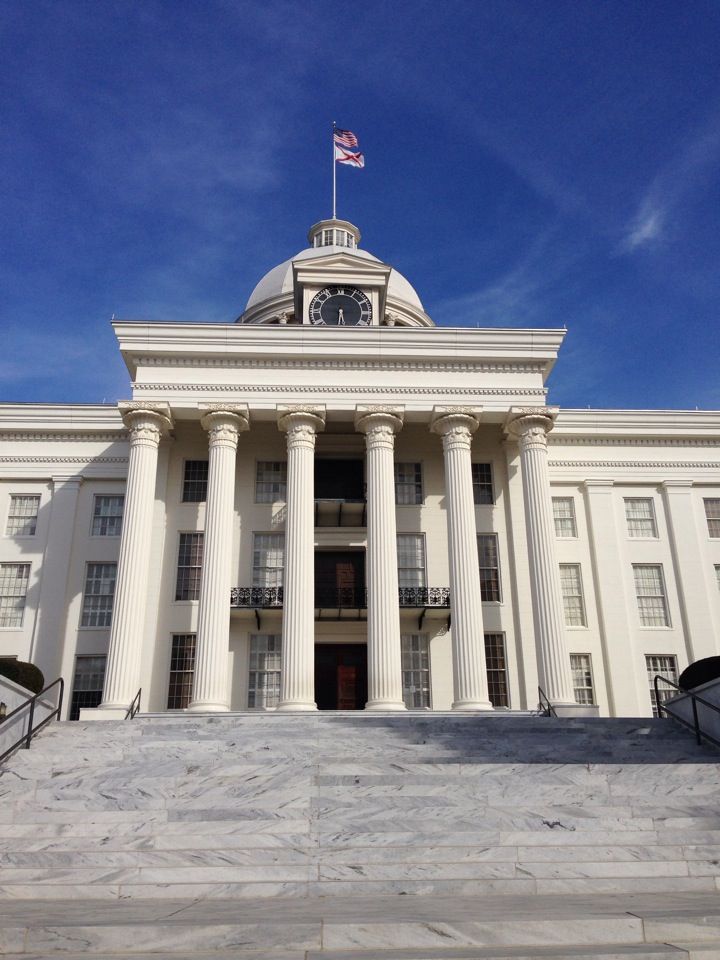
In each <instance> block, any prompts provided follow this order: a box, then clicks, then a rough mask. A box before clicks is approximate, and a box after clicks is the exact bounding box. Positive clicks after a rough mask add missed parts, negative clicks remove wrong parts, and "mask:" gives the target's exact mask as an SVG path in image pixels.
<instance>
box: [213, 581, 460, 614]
mask: <svg viewBox="0 0 720 960" xmlns="http://www.w3.org/2000/svg"><path fill="white" fill-rule="evenodd" d="M398 599H399V602H400V606H401V607H449V606H450V590H449V588H448V587H400V589H399V591H398ZM282 605H283V588H282V587H233V588H232V590H231V591H230V606H231V607H237V608H241V609H242V608H246V609H249V610H252V609H262V610H266V609H272V608H273V607H276V608H277V607H282ZM315 606H316V607H325V608H330V607H332V608H337V609H344V608H348V609H355V610H357V609H361V610H363V609H365V608H366V607H367V590H366V589H365V587H358V586H349V587H338V586H337V585H336V584H334V583H316V584H315Z"/></svg>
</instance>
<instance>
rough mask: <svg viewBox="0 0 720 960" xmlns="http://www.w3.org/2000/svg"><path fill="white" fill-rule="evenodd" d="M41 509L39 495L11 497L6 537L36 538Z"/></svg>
mask: <svg viewBox="0 0 720 960" xmlns="http://www.w3.org/2000/svg"><path fill="white" fill-rule="evenodd" d="M39 509H40V496H39V495H35V494H24V493H21V494H17V495H13V496H11V497H10V510H9V511H8V518H7V527H6V528H5V535H6V536H8V537H34V536H35V531H36V529H37V515H38V510H39Z"/></svg>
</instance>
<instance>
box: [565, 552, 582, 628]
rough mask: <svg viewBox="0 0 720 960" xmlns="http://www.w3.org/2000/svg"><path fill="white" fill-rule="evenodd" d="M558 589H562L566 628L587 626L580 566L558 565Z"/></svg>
mask: <svg viewBox="0 0 720 960" xmlns="http://www.w3.org/2000/svg"><path fill="white" fill-rule="evenodd" d="M560 588H561V589H562V597H563V607H564V610H565V625H566V626H568V627H585V626H587V623H586V621H585V603H584V600H583V588H582V576H581V574H580V564H578V563H561V564H560Z"/></svg>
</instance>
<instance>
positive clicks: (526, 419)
mask: <svg viewBox="0 0 720 960" xmlns="http://www.w3.org/2000/svg"><path fill="white" fill-rule="evenodd" d="M559 412H560V410H559V408H558V407H510V410H509V411H508V415H507V417H506V418H505V424H504V428H505V432H506V433H508V434H509V435H510V436H512V437H516V438H517V439H518V440H519V441H520V444H521V446H523V447H532V446H536V447H543V448H545V447H547V434H548V433H550V431H551V430H552V428H553V426H554V425H555V419H556V417H557V415H558V413H559Z"/></svg>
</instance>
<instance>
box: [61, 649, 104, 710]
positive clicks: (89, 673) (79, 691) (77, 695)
mask: <svg viewBox="0 0 720 960" xmlns="http://www.w3.org/2000/svg"><path fill="white" fill-rule="evenodd" d="M105 660H106V658H105V657H76V658H75V677H74V679H73V692H72V700H71V701H70V719H71V720H77V719H78V717H79V716H80V710H81V709H82V708H83V707H99V706H100V703H101V702H102V693H103V683H104V682H105Z"/></svg>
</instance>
